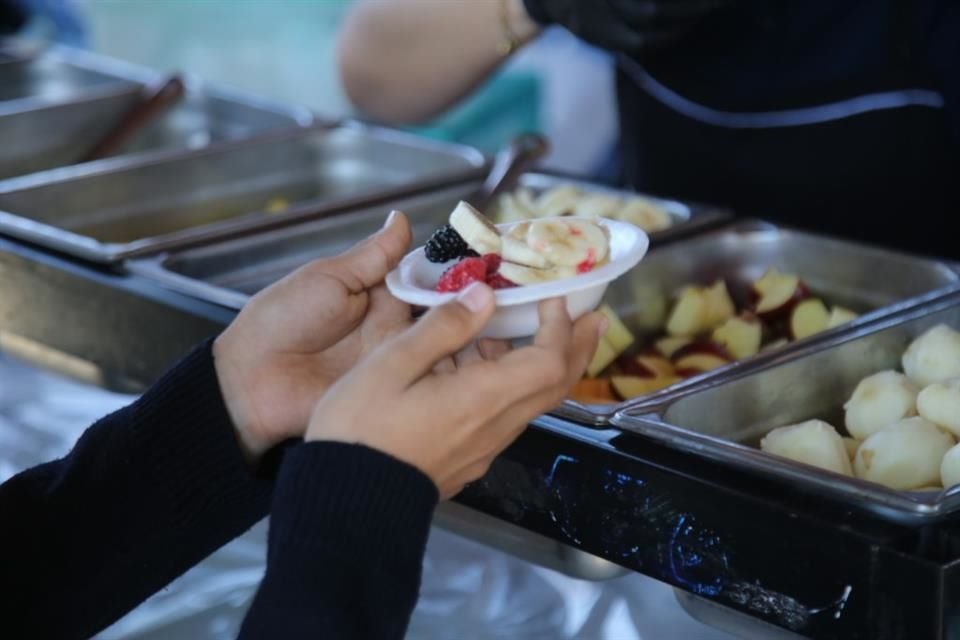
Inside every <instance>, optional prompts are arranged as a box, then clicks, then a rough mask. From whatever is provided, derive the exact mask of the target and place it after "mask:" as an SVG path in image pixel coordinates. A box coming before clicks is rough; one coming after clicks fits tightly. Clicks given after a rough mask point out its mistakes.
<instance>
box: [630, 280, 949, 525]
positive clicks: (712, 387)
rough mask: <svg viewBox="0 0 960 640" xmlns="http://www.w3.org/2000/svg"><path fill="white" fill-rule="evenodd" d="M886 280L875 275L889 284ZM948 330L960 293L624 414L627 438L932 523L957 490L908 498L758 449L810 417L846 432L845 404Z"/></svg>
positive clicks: (945, 513) (879, 511) (944, 512)
mask: <svg viewBox="0 0 960 640" xmlns="http://www.w3.org/2000/svg"><path fill="white" fill-rule="evenodd" d="M883 275H884V274H878V277H883ZM940 323H946V324H948V325H950V326H953V327H960V291H958V290H957V289H956V288H953V291H952V292H949V293H946V294H943V295H941V296H936V295H931V296H929V297H928V299H926V300H922V301H918V302H917V303H916V304H914V305H909V306H906V307H904V308H902V309H900V310H899V311H898V312H897V313H895V314H893V315H891V316H888V317H885V318H880V319H877V320H875V321H874V322H871V323H869V324H867V325H864V326H858V327H850V328H848V329H847V330H844V331H841V332H839V333H837V334H836V335H834V336H832V337H829V338H824V339H821V340H816V341H814V342H812V343H811V344H810V345H808V346H807V347H806V348H803V349H798V350H795V351H794V352H793V353H792V354H791V355H790V356H789V357H784V358H781V359H778V360H772V361H769V362H765V363H761V364H758V365H757V366H753V367H746V368H744V369H743V370H742V371H740V372H737V373H735V374H731V375H728V376H726V377H725V378H721V379H716V380H714V381H713V382H712V383H711V384H708V385H705V386H704V387H703V388H701V389H688V390H685V391H680V392H674V393H672V394H666V396H665V397H663V398H661V399H660V401H659V402H658V403H657V404H656V405H653V406H651V405H647V406H644V407H640V408H635V409H633V410H629V411H626V412H624V413H622V414H620V415H618V416H617V417H616V418H615V420H614V423H615V425H616V426H617V427H619V428H620V429H623V430H626V431H632V432H636V433H640V434H643V435H645V436H647V437H650V438H653V439H655V440H658V441H661V442H665V443H668V444H669V445H670V446H672V447H676V448H678V449H682V450H686V451H694V452H697V453H698V454H700V455H703V456H706V457H709V458H711V459H715V460H719V461H722V462H724V463H727V464H731V465H735V466H737V467H740V468H744V469H747V470H750V471H753V472H755V473H757V474H758V475H761V476H766V477H772V478H779V479H781V480H785V481H790V482H793V483H796V485H797V486H799V487H803V488H804V489H808V490H809V491H810V492H811V493H814V494H816V495H820V496H829V497H830V498H833V499H836V500H840V501H844V502H848V503H850V504H853V505H856V506H858V507H859V508H862V509H867V510H869V511H871V512H875V513H877V514H878V515H881V516H882V517H886V518H889V519H895V520H897V521H903V522H917V521H933V520H937V519H941V518H944V517H946V516H949V515H952V514H955V513H956V512H957V511H958V510H960V487H954V488H953V489H950V490H946V491H941V492H939V493H938V492H906V491H895V490H893V489H888V488H886V487H883V486H881V485H878V484H875V483H869V482H865V481H861V480H857V479H854V478H848V477H845V476H841V475H838V474H834V473H830V472H827V471H823V470H820V469H818V468H815V467H811V466H808V465H803V464H799V463H795V462H792V461H790V460H787V459H784V458H780V457H777V456H772V455H768V454H766V453H764V452H762V451H760V450H759V449H757V448H755V447H754V446H750V445H755V444H756V443H757V442H758V440H759V439H760V438H761V437H762V436H763V435H764V434H765V433H766V432H768V431H769V430H771V429H773V428H776V427H779V426H783V425H788V424H794V423H797V422H800V421H803V420H807V419H811V418H820V419H823V420H827V421H828V422H831V424H834V425H838V426H842V424H843V411H842V406H843V403H844V402H845V401H846V400H847V399H848V398H849V397H850V394H851V393H852V392H853V389H854V387H855V386H856V385H857V383H858V382H859V381H860V380H861V379H863V378H864V377H866V376H868V375H870V374H873V373H876V372H878V371H881V370H884V369H892V368H898V367H899V366H900V358H901V355H902V354H903V351H904V350H905V349H906V347H907V345H908V344H909V343H910V341H911V340H913V339H914V338H916V337H917V336H918V335H920V334H921V333H923V332H924V331H926V330H927V329H930V328H931V327H933V326H935V325H937V324H940Z"/></svg>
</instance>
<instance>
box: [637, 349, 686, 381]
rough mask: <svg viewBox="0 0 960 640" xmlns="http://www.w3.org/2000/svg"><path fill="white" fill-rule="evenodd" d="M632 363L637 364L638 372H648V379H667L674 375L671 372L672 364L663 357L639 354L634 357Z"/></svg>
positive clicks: (674, 373)
mask: <svg viewBox="0 0 960 640" xmlns="http://www.w3.org/2000/svg"><path fill="white" fill-rule="evenodd" d="M633 361H634V362H636V363H637V365H638V368H639V369H640V370H642V371H646V372H648V373H649V375H650V377H654V378H661V377H663V378H669V377H672V376H674V375H676V372H675V371H674V370H673V363H672V362H670V361H669V360H667V359H666V358H664V357H663V356H659V355H657V356H651V355H646V354H640V355H637V356H634V358H633Z"/></svg>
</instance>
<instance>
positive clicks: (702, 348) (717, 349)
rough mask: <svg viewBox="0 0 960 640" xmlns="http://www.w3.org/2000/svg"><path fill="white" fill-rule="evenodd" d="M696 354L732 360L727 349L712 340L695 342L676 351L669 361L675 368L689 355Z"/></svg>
mask: <svg viewBox="0 0 960 640" xmlns="http://www.w3.org/2000/svg"><path fill="white" fill-rule="evenodd" d="M698 354H706V355H710V356H716V357H718V358H720V359H721V360H727V361H730V360H733V356H732V355H731V354H730V352H729V351H727V348H726V347H724V346H723V345H722V344H720V343H719V342H714V341H713V340H695V341H693V342H691V343H690V344H688V345H686V346H684V347H681V348H679V349H677V350H676V352H674V354H673V357H672V358H670V360H671V361H672V362H673V366H674V367H676V366H677V362H678V361H679V360H682V359H683V358H686V357H687V356H689V355H698Z"/></svg>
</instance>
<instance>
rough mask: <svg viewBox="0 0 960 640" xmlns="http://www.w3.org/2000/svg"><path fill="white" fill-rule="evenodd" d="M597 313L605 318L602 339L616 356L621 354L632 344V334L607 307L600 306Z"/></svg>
mask: <svg viewBox="0 0 960 640" xmlns="http://www.w3.org/2000/svg"><path fill="white" fill-rule="evenodd" d="M598 311H600V313H602V314H603V315H605V316H606V317H607V332H606V333H604V334H603V337H604V338H605V339H606V340H607V342H609V343H610V346H611V347H613V350H614V351H616V352H617V355H619V354H621V353H623V352H624V351H626V350H627V348H628V347H629V346H630V345H632V344H633V341H634V337H633V334H632V333H630V330H629V329H627V327H626V325H625V324H623V321H622V320H621V319H620V316H618V315H617V313H616V312H615V311H614V310H613V309H612V308H610V306H609V305H603V306H601V307H600V309H598Z"/></svg>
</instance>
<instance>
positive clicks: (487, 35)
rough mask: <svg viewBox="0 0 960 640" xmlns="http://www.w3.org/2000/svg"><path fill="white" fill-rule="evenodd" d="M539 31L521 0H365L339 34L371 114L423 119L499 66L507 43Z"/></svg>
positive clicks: (353, 82) (358, 94) (361, 102)
mask: <svg viewBox="0 0 960 640" xmlns="http://www.w3.org/2000/svg"><path fill="white" fill-rule="evenodd" d="M537 32H538V27H537V25H536V24H535V23H534V22H533V21H532V20H530V18H529V17H528V16H527V14H526V11H525V10H524V8H523V3H522V1H521V0H506V2H505V3H503V4H502V5H501V1H500V0H361V1H360V2H359V3H358V4H357V6H356V7H355V8H354V9H353V11H352V12H351V14H350V16H349V17H348V19H347V20H346V22H345V24H344V26H343V28H342V30H341V32H340V36H339V66H340V73H341V77H342V79H343V85H344V88H345V90H346V93H347V95H348V97H349V98H350V100H351V101H352V102H353V104H354V105H355V106H356V107H357V108H358V109H359V110H361V111H362V112H364V113H365V114H367V115H369V116H371V117H373V118H375V119H378V120H381V121H384V122H390V123H413V122H418V121H423V120H426V119H428V118H430V117H433V116H435V115H437V114H438V113H440V112H442V111H443V110H445V109H446V108H448V107H450V106H451V105H453V104H455V103H456V102H457V101H459V100H460V99H462V98H463V97H464V96H466V95H467V94H468V93H470V92H471V91H472V90H473V89H474V88H475V87H477V85H479V84H480V83H481V82H483V81H484V80H485V79H486V78H487V77H488V76H489V75H490V74H491V73H492V72H493V71H495V70H496V69H497V67H498V66H499V65H500V64H501V63H502V62H503V61H504V60H505V52H504V48H503V46H504V44H505V43H506V42H508V41H509V40H510V39H512V40H514V41H515V44H522V43H525V42H527V41H529V40H530V39H532V38H533V37H535V36H536V34H537Z"/></svg>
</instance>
